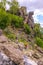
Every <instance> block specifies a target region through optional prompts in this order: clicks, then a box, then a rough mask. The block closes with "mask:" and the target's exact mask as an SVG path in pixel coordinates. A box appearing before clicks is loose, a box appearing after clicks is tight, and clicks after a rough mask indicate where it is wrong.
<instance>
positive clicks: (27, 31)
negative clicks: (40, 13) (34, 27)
mask: <svg viewBox="0 0 43 65" xmlns="http://www.w3.org/2000/svg"><path fill="white" fill-rule="evenodd" d="M24 29H25V32H26V33H27V34H29V33H30V32H31V30H30V27H29V25H28V24H24Z"/></svg>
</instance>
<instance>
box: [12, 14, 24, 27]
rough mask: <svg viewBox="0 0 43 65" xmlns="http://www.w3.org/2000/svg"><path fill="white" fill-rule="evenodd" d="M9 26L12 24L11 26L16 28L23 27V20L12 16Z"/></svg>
mask: <svg viewBox="0 0 43 65" xmlns="http://www.w3.org/2000/svg"><path fill="white" fill-rule="evenodd" d="M11 24H12V26H15V27H17V28H20V27H23V18H22V17H19V16H16V15H13V16H12V23H11Z"/></svg>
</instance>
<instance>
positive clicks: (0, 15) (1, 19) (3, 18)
mask: <svg viewBox="0 0 43 65" xmlns="http://www.w3.org/2000/svg"><path fill="white" fill-rule="evenodd" d="M8 25H9V16H8V14H7V13H6V12H5V11H4V10H2V9H0V28H1V29H4V28H6V27H7V26H8Z"/></svg>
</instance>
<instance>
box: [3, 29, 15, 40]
mask: <svg viewBox="0 0 43 65" xmlns="http://www.w3.org/2000/svg"><path fill="white" fill-rule="evenodd" d="M4 34H5V35H6V36H7V37H8V38H9V39H10V40H12V41H15V39H16V35H15V34H14V33H12V31H10V30H9V29H8V28H7V29H5V30H4Z"/></svg>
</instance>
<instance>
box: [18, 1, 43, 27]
mask: <svg viewBox="0 0 43 65" xmlns="http://www.w3.org/2000/svg"><path fill="white" fill-rule="evenodd" d="M18 2H19V4H20V6H26V7H27V11H34V16H33V17H34V21H35V22H38V23H40V24H41V26H42V27H43V0H18Z"/></svg>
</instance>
